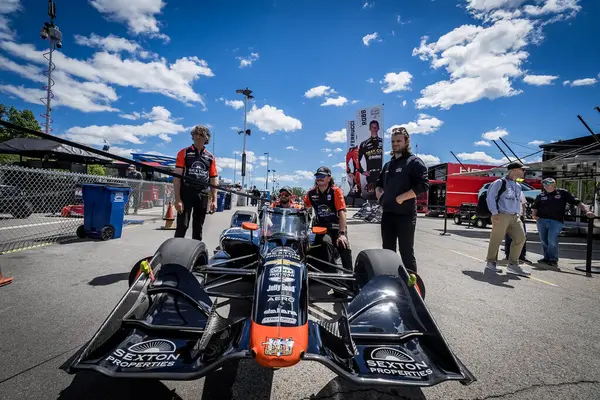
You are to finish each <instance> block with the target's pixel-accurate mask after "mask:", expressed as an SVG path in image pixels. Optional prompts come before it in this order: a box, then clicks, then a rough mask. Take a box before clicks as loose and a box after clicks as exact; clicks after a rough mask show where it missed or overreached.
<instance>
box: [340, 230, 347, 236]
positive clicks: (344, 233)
mask: <svg viewBox="0 0 600 400" xmlns="http://www.w3.org/2000/svg"><path fill="white" fill-rule="evenodd" d="M338 235H344V236H346V231H338Z"/></svg>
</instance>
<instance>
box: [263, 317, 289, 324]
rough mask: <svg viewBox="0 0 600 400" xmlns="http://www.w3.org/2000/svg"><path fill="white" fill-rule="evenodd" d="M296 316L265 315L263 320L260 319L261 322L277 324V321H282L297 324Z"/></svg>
mask: <svg viewBox="0 0 600 400" xmlns="http://www.w3.org/2000/svg"><path fill="white" fill-rule="evenodd" d="M296 321H297V320H296V318H289V317H282V316H277V317H265V318H263V319H262V321H260V323H261V324H275V323H277V322H281V323H282V324H292V325H293V324H295V323H296Z"/></svg>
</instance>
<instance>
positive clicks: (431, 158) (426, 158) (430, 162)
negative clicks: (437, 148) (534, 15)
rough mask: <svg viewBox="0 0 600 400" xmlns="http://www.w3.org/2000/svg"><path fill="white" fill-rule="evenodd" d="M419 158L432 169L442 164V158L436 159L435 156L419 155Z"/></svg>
mask: <svg viewBox="0 0 600 400" xmlns="http://www.w3.org/2000/svg"><path fill="white" fill-rule="evenodd" d="M417 157H419V158H420V159H421V160H423V163H425V165H426V166H428V167H430V166H432V165H437V164H439V163H440V158H439V157H436V156H434V155H431V154H418V153H417Z"/></svg>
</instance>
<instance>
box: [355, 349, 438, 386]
mask: <svg viewBox="0 0 600 400" xmlns="http://www.w3.org/2000/svg"><path fill="white" fill-rule="evenodd" d="M367 353H368V351H367ZM365 361H366V363H367V367H368V368H369V372H371V373H374V374H383V375H397V376H402V377H406V378H416V379H419V378H426V377H427V376H428V375H431V374H433V371H432V370H431V368H429V366H428V365H427V363H426V362H425V361H415V359H414V358H412V357H411V356H409V355H408V354H406V353H405V352H403V351H401V350H398V349H394V348H391V347H378V348H376V349H374V350H372V351H371V353H370V355H369V356H367V357H365Z"/></svg>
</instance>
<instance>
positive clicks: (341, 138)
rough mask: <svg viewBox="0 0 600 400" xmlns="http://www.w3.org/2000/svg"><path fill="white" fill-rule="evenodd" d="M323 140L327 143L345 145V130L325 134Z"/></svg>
mask: <svg viewBox="0 0 600 400" xmlns="http://www.w3.org/2000/svg"><path fill="white" fill-rule="evenodd" d="M325 140H326V141H328V142H329V143H346V128H344V129H342V130H339V131H330V132H327V133H326V134H325Z"/></svg>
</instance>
